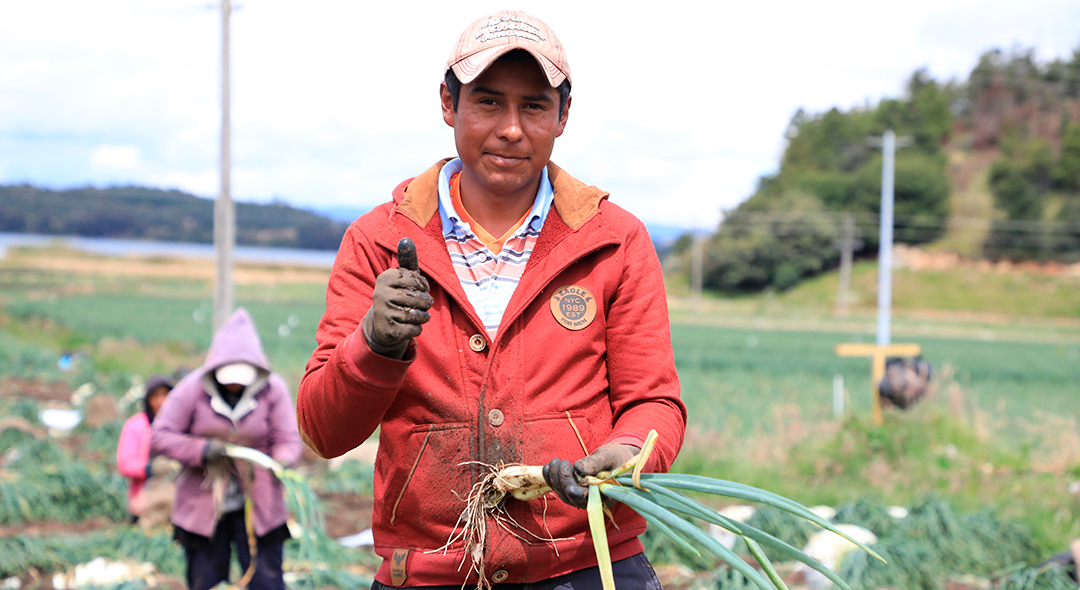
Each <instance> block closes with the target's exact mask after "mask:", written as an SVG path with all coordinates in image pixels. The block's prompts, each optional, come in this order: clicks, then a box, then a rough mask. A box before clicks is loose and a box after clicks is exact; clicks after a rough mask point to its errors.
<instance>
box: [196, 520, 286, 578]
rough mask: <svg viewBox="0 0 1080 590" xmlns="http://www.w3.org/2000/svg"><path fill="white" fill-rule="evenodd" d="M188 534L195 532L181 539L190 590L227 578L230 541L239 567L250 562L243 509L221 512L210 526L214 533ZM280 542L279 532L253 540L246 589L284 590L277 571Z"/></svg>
mask: <svg viewBox="0 0 1080 590" xmlns="http://www.w3.org/2000/svg"><path fill="white" fill-rule="evenodd" d="M191 537H195V536H194V535H191V536H189V538H186V539H185V540H184V542H183V545H184V551H185V552H186V553H187V563H188V571H187V583H188V588H190V589H191V590H210V589H211V588H213V587H215V586H217V585H218V584H219V583H221V582H225V581H228V580H229V562H230V561H231V560H232V546H233V545H236V556H237V558H238V559H239V560H240V568H241V571H242V572H246V571H247V568H248V565H249V564H250V563H251V549H250V548H249V547H248V536H247V529H246V528H245V527H244V511H243V510H237V511H235V512H230V513H228V514H226V515H225V516H223V517H222V518H221V520H220V521H219V522H218V524H217V528H216V529H214V536H212V537H210V538H209V539H207V538H206V537H197V538H191ZM268 537H269V536H268ZM284 546H285V542H284V540H282V539H281V538H280V536H278V538H275V539H269V538H267V539H265V542H264V540H259V541H258V542H257V544H256V547H257V549H258V551H257V552H256V553H257V555H256V556H255V576H254V577H253V578H251V582H250V583H248V588H249V590H285V581H284V580H283V579H282V572H281V561H282V554H283V552H284ZM241 575H242V574H241Z"/></svg>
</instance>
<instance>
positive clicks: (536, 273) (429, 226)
mask: <svg viewBox="0 0 1080 590" xmlns="http://www.w3.org/2000/svg"><path fill="white" fill-rule="evenodd" d="M449 161H450V160H449V159H446V160H441V161H439V162H438V163H436V164H435V165H434V166H432V167H431V168H428V169H427V170H426V171H424V172H423V173H422V174H420V175H419V176H417V177H416V178H413V179H411V180H406V181H405V182H402V183H401V184H400V185H398V187H397V188H396V189H394V202H395V203H396V205H397V206H396V207H394V208H393V209H392V210H391V212H390V218H389V223H388V224H387V225H386V226H385V227H384V229H383V230H382V232H380V234H379V236H378V237H377V238H376V242H377V243H378V244H379V245H380V246H382V247H383V248H386V249H387V250H389V251H390V253H391V254H392V255H393V253H396V251H397V243H398V240H400V239H401V238H403V237H410V238H412V239H413V242H414V243H415V244H416V254H417V258H418V259H419V262H420V270H421V271H423V272H424V273H425V274H426V275H428V276H429V277H430V278H432V279H434V280H435V281H436V282H438V283H439V284H440V285H441V286H442V288H443V289H444V290H445V291H446V292H447V294H449V296H450V297H451V298H453V299H454V300H456V301H457V304H458V306H459V307H461V308H462V309H464V310H466V314H467V315H468V316H469V318H470V320H471V321H472V322H473V323H474V324H475V325H476V326H477V328H478V330H480V331H483V329H484V328H483V326H484V324H483V322H481V321H480V318H479V316H477V315H476V312H475V311H473V307H472V305H471V304H470V302H469V298H468V296H467V295H466V294H465V290H464V289H463V288H462V286H461V281H460V280H459V279H458V277H457V273H456V271H455V270H454V267H453V265H452V264H451V262H450V257H449V256H447V253H446V241H445V239H444V238H443V230H442V220H441V219H440V217H439V215H437V213H438V210H439V184H438V183H439V172H440V171H441V170H442V167H443V165H445V164H446V163H447V162H449ZM548 179H549V180H551V185H552V188H553V189H554V193H555V194H554V202H553V205H554V208H555V211H556V213H557V215H551V214H549V215H548V217H547V221H546V222H545V223H544V227H543V229H542V230H541V231H540V237H539V238H537V242H536V246H535V247H534V248H533V251H532V254H531V255H530V256H529V263H528V266H527V267H526V271H525V274H524V275H523V276H522V282H521V283H520V284H519V285H518V288H517V289H516V290H515V293H514V296H513V297H512V298H511V301H510V303H509V304H508V305H507V310H506V313H505V314H504V315H503V322H511V321H513V320H514V319H515V317H516V316H517V314H518V313H520V312H521V310H522V309H523V308H524V306H525V305H527V304H528V302H529V301H531V300H532V298H533V297H535V295H536V293H539V292H540V291H541V290H542V289H543V288H544V286H545V285H546V284H547V282H548V281H550V280H551V279H552V278H554V276H555V275H556V274H558V273H559V272H561V271H562V269H565V268H566V267H568V266H569V265H570V264H572V263H573V262H574V261H575V260H577V259H579V258H580V257H582V256H584V255H586V254H588V253H591V252H594V251H596V250H597V249H599V248H602V247H604V246H607V245H610V244H615V243H618V238H617V236H616V235H615V234H614V232H612V231H611V229H610V228H608V227H607V226H606V225H604V224H601V225H600V226H598V227H597V228H596V230H595V231H584V232H579V231H577V230H579V229H581V228H582V227H583V226H585V225H586V224H587V223H588V222H589V221H590V220H592V219H593V218H594V217H596V213H597V212H598V211H599V210H600V203H601V202H602V201H603V200H604V199H606V198H607V197H608V193H607V192H604V191H602V190H600V189H598V188H596V187H594V186H588V185H586V184H585V183H583V182H581V181H579V180H577V179H575V178H574V177H572V176H570V174H568V173H566V172H565V171H563V170H562V169H561V168H559V167H558V166H556V165H555V164H552V163H550V162H549V163H548ZM403 218H405V219H403ZM406 219H408V221H406ZM413 224H415V226H414V225H413ZM591 225H595V224H590V226H591ZM417 226H418V227H417ZM518 291H521V293H518ZM500 332H502V331H501V330H500ZM500 337H501V336H500Z"/></svg>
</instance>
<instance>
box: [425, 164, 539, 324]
mask: <svg viewBox="0 0 1080 590" xmlns="http://www.w3.org/2000/svg"><path fill="white" fill-rule="evenodd" d="M462 168H463V166H462V164H461V160H460V159H458V158H455V159H453V160H450V161H449V162H447V163H446V165H445V166H443V168H442V172H441V173H440V174H439V216H440V217H441V218H442V227H443V239H445V240H446V250H447V252H449V253H450V262H451V263H453V265H454V271H455V272H456V273H457V277H458V280H459V281H461V286H462V288H464V289H465V295H466V296H467V297H468V298H469V303H471V304H472V306H473V309H474V310H476V314H477V315H478V316H480V320H481V321H483V322H484V330H485V331H486V332H487V334H488V338H489V339H490V340H494V339H495V334H497V333H498V331H499V324H500V323H502V316H503V312H505V311H506V306H507V304H509V303H510V297H511V296H512V295H513V294H514V289H516V288H517V285H518V282H519V281H520V280H521V274H522V273H523V272H525V265H526V264H527V263H528V262H529V255H530V254H532V249H533V246H534V245H535V244H536V238H537V237H538V236H539V235H540V228H542V227H544V221H545V220H547V216H548V212H549V211H551V204H552V202H553V200H554V198H555V192H554V189H552V187H551V181H550V180H549V179H548V172H547V168H546V167H545V168H544V170H543V172H542V173H541V176H540V190H538V191H537V193H536V200H535V201H534V202H533V207H532V210H531V211H529V213H528V214H526V215H525V218H524V220H523V222H522V223H521V225H520V226H519V227H518V228H517V230H516V231H514V233H513V235H511V236H510V237H509V238H507V239H506V241H505V242H504V243H503V245H502V249H501V250H499V251H498V252H497V253H496V252H493V251H492V250H491V249H489V248H488V247H487V246H485V245H484V243H483V242H481V241H480V239H479V238H477V231H474V230H473V228H472V227H471V225H470V224H469V222H468V221H466V219H465V217H466V216H464V215H461V214H459V213H458V211H457V209H456V208H455V207H454V200H453V197H452V196H451V191H450V179H451V177H453V176H454V175H455V174H457V173H459V172H461V170H462ZM479 231H480V233H481V234H483V235H486V233H487V232H484V231H483V229H482V228H481V229H479Z"/></svg>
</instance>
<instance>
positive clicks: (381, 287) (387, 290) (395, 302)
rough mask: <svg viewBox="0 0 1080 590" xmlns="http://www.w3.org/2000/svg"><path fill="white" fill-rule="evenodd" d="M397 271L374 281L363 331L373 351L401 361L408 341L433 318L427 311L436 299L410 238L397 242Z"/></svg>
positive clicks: (383, 274)
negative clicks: (421, 272) (420, 268)
mask: <svg viewBox="0 0 1080 590" xmlns="http://www.w3.org/2000/svg"><path fill="white" fill-rule="evenodd" d="M398 264H399V265H400V266H399V267H398V268H390V269H387V270H385V271H383V272H382V273H380V274H379V276H378V278H376V279H375V290H374V292H373V293H372V301H371V308H370V309H368V312H367V315H365V316H364V321H363V322H362V323H361V329H362V330H363V332H364V338H365V339H366V340H367V343H368V346H369V347H370V348H371V350H372V351H373V352H376V353H378V354H381V355H383V356H388V357H392V358H398V359H400V358H401V357H402V356H404V355H405V349H406V348H407V347H408V345H409V339H411V338H416V337H417V336H419V335H420V331H421V330H422V326H423V324H425V323H427V321H428V320H430V319H431V315H430V314H428V312H427V310H428V309H431V306H432V305H434V303H435V300H434V299H432V298H431V295H429V294H428V291H429V289H430V286H429V285H428V282H427V279H426V278H424V275H422V274H420V270H419V265H418V263H417V260H416V244H414V243H413V241H412V240H410V239H409V238H402V239H401V241H400V242H398Z"/></svg>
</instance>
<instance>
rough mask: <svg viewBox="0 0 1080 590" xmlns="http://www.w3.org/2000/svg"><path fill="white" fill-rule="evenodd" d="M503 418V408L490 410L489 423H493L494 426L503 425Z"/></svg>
mask: <svg viewBox="0 0 1080 590" xmlns="http://www.w3.org/2000/svg"><path fill="white" fill-rule="evenodd" d="M503 419H504V416H503V413H502V410H492V411H490V412H488V424H491V425H492V426H501V425H502V423H503Z"/></svg>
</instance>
